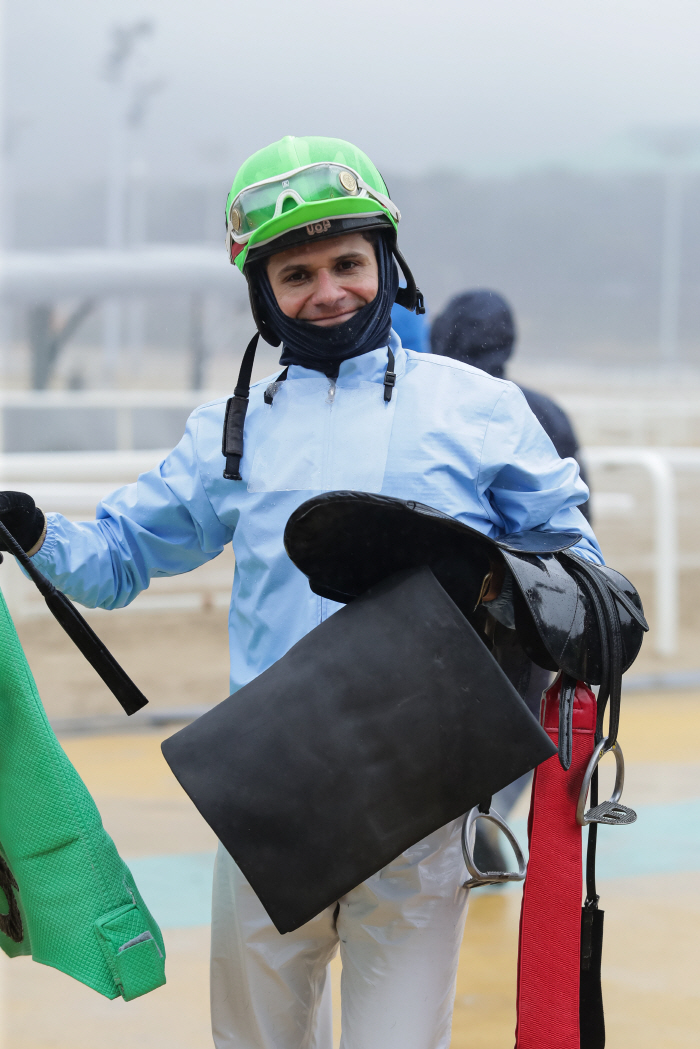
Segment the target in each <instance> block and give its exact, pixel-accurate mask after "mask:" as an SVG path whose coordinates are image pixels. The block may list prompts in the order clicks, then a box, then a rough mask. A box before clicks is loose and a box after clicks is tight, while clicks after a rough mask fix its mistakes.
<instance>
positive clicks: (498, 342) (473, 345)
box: [399, 288, 590, 520]
mask: <svg viewBox="0 0 700 1049" xmlns="http://www.w3.org/2000/svg"><path fill="white" fill-rule="evenodd" d="M403 312H404V313H406V310H403ZM421 319H422V318H421ZM399 334H400V333H399ZM515 340H516V329H515V320H514V318H513V311H512V310H511V308H510V306H509V305H508V303H507V302H506V300H505V299H504V298H503V296H502V295H499V293H498V292H497V291H491V290H490V289H488V288H477V289H475V290H474V291H464V292H462V293H461V294H460V295H455V297H454V298H453V299H450V301H449V302H448V304H447V306H446V307H445V309H444V310H443V311H442V313H440V314H439V315H438V316H437V317H436V318H435V320H434V321H433V325H432V328H431V329H430V349H431V352H432V353H436V354H438V355H439V356H442V357H453V358H454V359H455V360H457V361H464V363H465V364H471V365H472V366H473V367H474V368H481V370H482V371H485V372H488V373H489V375H494V376H495V377H496V378H497V379H505V378H507V375H506V364H507V362H508V360H509V359H510V357H511V355H512V353H513V349H514V346H515ZM401 341H402V342H404V339H403V336H401ZM405 345H406V344H405ZM410 348H411V349H414V348H415V349H418V347H412V346H411V347H410ZM520 389H521V390H522V392H523V394H524V396H525V400H526V401H527V403H528V404H529V405H530V408H531V409H532V411H533V412H534V414H535V415H536V417H537V419H538V421H539V423H540V425H541V426H542V428H543V430H544V431H545V433H547V435H548V436H549V438H550V440H551V442H552V444H553V445H554V447H555V448H556V450H557V452H558V453H559V455H560V456H561V458H562V459H567V458H572V459H575V460H576V462H577V463H578V464H579V469H580V471H581V477H582V478H583V480H584V481H585V482H586V484H588V478H587V476H586V471H585V468H584V466H583V463H582V461H581V455H580V449H579V445H578V441H577V440H576V434H575V433H574V428H573V426H572V425H571V422H570V420H569V417H568V416H567V414H566V412H565V411H564V410H563V409H562V408H560V407H559V405H558V404H555V402H554V401H553V400H552V399H551V397H546V396H545V395H544V394H543V393H538V392H537V391H536V390H530V389H528V388H527V387H526V386H521V387H520ZM579 509H580V510H581V512H582V513H583V514H584V515H585V516H586V518H588V519H589V520H590V510H589V503H584V504H583V505H582V506H580V507H579Z"/></svg>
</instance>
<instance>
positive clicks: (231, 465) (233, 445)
mask: <svg viewBox="0 0 700 1049" xmlns="http://www.w3.org/2000/svg"><path fill="white" fill-rule="evenodd" d="M259 339H260V332H258V331H256V333H255V335H254V336H253V338H252V339H251V340H250V342H249V343H248V346H247V347H246V351H245V353H244V354H243V360H242V361H241V370H240V371H239V373H238V382H237V383H236V388H235V390H234V391H233V397H229V399H228V401H227V402H226V415H225V416H224V432H223V435H222V440H221V452H222V454H223V455H225V456H226V466H225V467H224V477H225V478H226V480H227V481H240V480H242V478H241V471H240V466H241V459H242V458H243V426H244V424H245V416H246V412H247V411H248V398H249V397H250V378H251V376H252V374H253V363H254V362H255V351H256V349H257V348H258V340H259Z"/></svg>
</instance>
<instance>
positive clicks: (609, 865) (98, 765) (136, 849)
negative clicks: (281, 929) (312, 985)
mask: <svg viewBox="0 0 700 1049" xmlns="http://www.w3.org/2000/svg"><path fill="white" fill-rule="evenodd" d="M165 734H166V733H156V732H154V733H149V734H143V735H136V734H125V735H121V736H117V735H113V736H103V737H82V738H71V739H66V740H64V741H63V742H64V746H65V748H66V750H67V752H68V754H69V756H70V758H71V759H72V760H73V762H74V763H75V765H76V767H77V768H78V770H79V772H80V773H81V775H82V776H83V777H84V779H85V781H86V783H87V785H88V787H89V788H90V789H91V791H92V793H93V795H94V797H95V800H96V801H97V803H98V805H99V807H100V810H101V812H102V814H103V818H104V822H105V825H106V826H107V828H108V830H109V831H110V833H111V834H112V835H113V837H114V838H115V841H116V842H117V845H118V847H119V849H120V851H121V853H122V855H123V856H124V857H125V859H127V860H128V861H129V863H130V866H131V868H132V870H133V872H134V875H135V877H136V880H137V882H138V884H139V887H140V889H141V891H142V893H143V895H144V896H145V898H146V900H147V901H148V903H149V906H150V907H151V908H152V910H153V912H154V914H155V916H156V918H157V919H158V920H159V921H160V923H161V925H162V927H163V929H164V931H165V938H166V947H167V950H168V968H167V972H168V984H167V986H166V987H164V988H162V989H160V990H158V991H156V992H154V993H152V994H150V995H148V996H146V997H145V998H141V999H139V1000H137V1001H135V1002H131V1003H128V1004H125V1003H124V1002H122V1001H121V1000H117V1001H114V1002H108V1001H106V1000H105V999H102V998H101V997H99V996H98V995H96V994H95V993H94V992H93V991H91V990H88V989H87V988H85V987H83V986H81V985H80V984H78V983H76V982H74V981H72V980H70V979H69V978H68V977H66V976H64V975H63V974H61V973H58V972H55V971H54V970H51V969H47V968H45V967H43V966H40V965H36V964H34V963H33V962H31V961H30V960H28V959H23V958H21V959H16V960H14V961H12V962H10V961H9V960H7V959H5V958H4V957H3V958H2V960H0V997H1V998H2V1007H1V1012H2V1014H3V1015H4V1017H5V1025H4V1031H2V1035H3V1037H4V1044H3V1049H112V1047H114V1049H116V1047H119V1049H126V1047H129V1049H130V1047H132V1046H134V1047H135V1046H148V1049H166V1047H167V1049H204V1047H207V1049H210V1047H211V1045H212V1042H211V1036H210V1034H209V1027H208V985H207V984H208V974H207V954H208V927H207V922H208V919H209V895H210V885H211V869H212V863H213V852H214V845H215V842H214V839H213V835H212V834H211V832H210V831H209V830H208V828H207V827H206V825H205V824H204V823H203V821H202V820H201V819H200V818H199V816H198V815H197V813H196V812H195V810H194V808H193V807H192V805H191V804H190V802H189V801H188V799H187V798H186V797H185V796H184V794H183V793H182V791H181V790H180V788H179V786H178V785H177V783H176V781H175V780H174V778H173V777H172V775H171V774H170V772H169V770H168V768H167V766H166V765H165V763H164V761H163V759H162V757H161V755H160V749H159V747H160V741H161V738H162V737H163V735H165ZM620 738H621V742H622V745H623V748H624V752H625V757H626V760H627V766H628V768H627V784H626V789H625V796H624V800H625V801H627V802H628V804H630V805H632V806H633V807H634V808H635V809H637V811H638V813H639V820H638V822H637V823H636V824H634V825H633V826H632V827H626V828H602V830H601V833H600V837H599V841H600V846H599V857H600V862H599V872H600V879H599V880H600V891H601V904H602V906H603V907H604V908H605V911H606V918H605V923H606V930H605V949H604V959H603V961H604V978H605V988H604V991H605V997H606V1019H607V1026H608V1044H609V1045H610V1046H611V1047H613V1046H614V1047H615V1049H632V1047H634V1049H652V1047H653V1049H658V1047H659V1046H663V1047H664V1049H680V1047H684V1049H685V1047H690V1046H691V1045H692V1046H693V1047H694V1046H696V1045H697V1041H698V1035H697V1032H698V1030H699V1029H700V1001H699V992H698V975H697V974H698V972H700V948H698V943H700V891H699V890H700V693H694V694H691V693H687V694H684V693H677V694H672V695H665V696H662V695H652V696H635V697H630V698H627V699H626V702H625V704H624V711H623V718H622V732H621V736H620ZM611 765H612V762H611ZM525 811H526V804H525V802H524V801H523V803H522V804H521V805H520V807H519V809H518V810H517V812H516V814H515V815H516V820H515V825H516V829H517V831H518V834H519V837H520V838H521V840H522V839H523V837H524V818H525ZM518 907H519V893H518V891H517V890H512V891H505V892H503V891H488V890H478V891H477V892H475V893H474V894H473V897H472V902H471V909H470V914H469V918H468V921H467V931H466V936H465V942H464V947H463V949H462V958H461V965H460V972H459V979H458V987H457V1001H456V1008H455V1020H454V1032H453V1041H452V1049H510V1047H511V1046H512V1044H513V1027H514V1018H515V1013H514V994H515V960H516V948H517V921H518ZM332 978H333V984H334V988H335V990H336V1027H337V1028H339V1020H338V1014H339V1010H338V1008H337V1005H338V1000H337V988H338V985H339V966H338V964H337V962H336V963H334V965H333V970H332ZM338 1039H339V1030H337V1032H336V1044H337V1042H338ZM280 1049H284V1047H282V1046H281V1047H280Z"/></svg>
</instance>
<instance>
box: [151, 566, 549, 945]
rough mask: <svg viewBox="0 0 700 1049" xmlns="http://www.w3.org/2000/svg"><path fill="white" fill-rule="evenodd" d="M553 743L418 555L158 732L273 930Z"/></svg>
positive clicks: (317, 906)
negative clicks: (204, 708) (176, 728)
mask: <svg viewBox="0 0 700 1049" xmlns="http://www.w3.org/2000/svg"><path fill="white" fill-rule="evenodd" d="M554 753H555V748H554V746H553V744H552V743H551V741H550V740H549V737H548V736H547V735H546V733H545V732H544V731H543V729H542V728H541V727H540V725H539V724H538V722H537V721H536V720H535V718H534V717H533V716H532V715H531V714H530V712H529V710H528V709H527V707H526V706H525V704H524V703H523V701H522V700H521V699H520V697H519V696H518V694H517V692H516V691H515V689H514V688H513V686H512V685H511V684H510V682H509V681H508V679H507V678H506V676H505V675H504V673H503V672H502V670H501V669H500V667H499V666H498V665H497V664H496V662H495V660H494V659H493V657H492V656H491V654H490V653H489V651H488V650H487V648H486V647H485V646H484V644H483V643H482V641H481V640H480V639H479V638H478V636H477V635H476V633H475V631H474V630H473V628H472V627H471V626H470V624H469V623H468V622H467V620H466V619H465V617H464V616H463V615H462V613H461V612H460V611H459V609H458V608H457V606H456V605H455V604H454V602H453V601H452V600H451V598H450V597H449V596H448V595H447V593H446V592H445V591H444V590H443V588H442V587H441V586H440V584H439V583H438V582H437V580H436V579H435V577H434V575H433V574H432V572H431V571H430V569H429V568H426V567H423V568H418V569H412V570H409V571H406V572H400V573H397V574H395V575H394V576H392V577H391V578H389V579H387V580H385V581H384V582H382V583H380V584H378V585H377V586H376V587H374V588H372V589H371V590H370V591H368V592H367V593H366V594H364V595H363V596H361V597H359V598H357V599H356V600H355V601H353V602H352V603H351V604H349V605H347V606H346V607H345V608H343V609H341V610H340V611H338V612H336V613H335V614H334V615H332V616H331V617H330V618H329V619H327V620H326V621H325V622H323V623H321V624H320V626H318V627H317V628H316V629H315V630H312V631H311V632H310V633H309V634H307V635H306V637H304V638H302V640H301V641H299V642H298V644H296V645H294V647H293V648H291V649H290V651H289V652H288V653H287V654H286V655H285V656H283V657H282V659H280V660H278V662H277V663H275V664H274V665H273V666H271V667H270V668H269V669H268V670H266V671H265V672H264V673H263V674H261V675H260V676H259V677H258V678H256V679H255V680H254V681H251V682H250V684H248V685H246V686H244V687H243V688H242V689H240V690H239V691H238V692H236V693H235V694H234V695H233V696H230V697H229V698H228V699H227V700H224V702H223V703H221V704H219V706H217V707H216V708H215V709H214V710H212V711H210V712H209V713H207V714H205V715H204V716H203V717H201V718H199V719H198V720H197V721H195V722H193V723H192V724H191V725H188V726H187V727H186V728H184V729H182V730H181V731H180V732H178V733H176V734H175V735H174V736H171V737H170V739H167V740H166V741H165V742H164V743H163V754H164V755H165V759H166V761H167V762H168V764H169V765H170V767H171V768H172V770H173V772H174V773H175V775H176V776H177V778H178V780H179V781H180V783H181V784H182V786H183V788H184V789H185V791H186V792H187V793H188V794H189V796H190V798H191V799H192V801H193V802H194V804H195V805H196V806H197V808H198V809H199V811H200V812H201V814H202V815H203V817H204V818H205V820H206V821H207V823H208V824H209V825H210V826H211V828H212V829H213V830H214V832H215V833H216V835H217V837H218V838H219V839H220V840H221V842H222V843H223V845H224V847H225V848H226V849H227V850H228V851H229V853H230V854H231V855H232V856H233V858H234V859H235V861H236V862H237V864H238V865H239V867H240V868H241V870H242V871H243V873H244V875H245V876H246V878H247V879H248V880H249V882H250V883H251V885H252V887H253V889H254V890H255V892H256V893H257V895H258V896H259V898H260V900H261V901H262V903H263V906H264V907H265V908H266V910H267V912H268V914H269V915H270V918H271V919H272V921H273V922H274V924H275V925H276V927H277V929H278V930H279V931H280V932H289V931H291V930H293V929H296V928H298V927H299V926H300V925H303V924H304V923H305V922H307V921H309V920H310V919H311V918H313V917H314V916H315V915H316V914H318V913H319V912H320V911H322V910H323V909H324V908H325V907H327V906H329V905H331V904H333V903H335V902H336V901H337V900H338V899H339V898H340V897H341V896H343V895H344V894H345V893H347V892H349V891H350V890H351V889H353V888H354V887H355V886H357V885H359V884H360V883H361V882H362V881H364V880H365V879H366V878H368V877H370V876H371V875H372V874H374V873H376V872H377V871H379V870H380V869H381V868H382V867H384V866H386V864H388V863H390V862H391V861H392V860H393V859H395V858H396V857H397V856H398V855H400V854H401V853H402V852H403V851H404V850H405V849H406V848H408V847H409V846H411V845H413V844H415V843H416V842H417V841H420V839H421V838H423V837H425V836H426V835H428V834H431V833H432V832H433V831H435V830H437V829H438V828H439V827H441V826H443V825H444V824H445V823H448V822H449V821H450V820H452V819H455V818H456V817H458V816H460V815H461V814H462V813H464V812H466V811H467V810H468V809H470V808H471V807H472V806H474V805H476V804H478V803H479V802H481V801H483V800H485V799H488V798H489V797H490V796H491V795H492V794H494V793H495V792H496V791H497V790H500V789H501V788H502V787H504V786H506V784H508V783H510V782H512V781H513V780H514V779H516V778H517V777H518V776H521V775H522V774H523V773H525V772H528V771H529V770H530V769H532V768H534V767H535V766H536V765H538V764H539V763H540V762H541V761H544V760H545V759H546V758H548V757H550V756H551V755H552V754H554Z"/></svg>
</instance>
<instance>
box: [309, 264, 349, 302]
mask: <svg viewBox="0 0 700 1049" xmlns="http://www.w3.org/2000/svg"><path fill="white" fill-rule="evenodd" d="M344 294H345V293H344V291H343V289H342V288H340V287H339V286H338V284H337V282H336V281H335V280H334V279H333V276H332V274H331V273H330V272H329V271H328V270H326V269H322V270H319V271H318V273H317V274H316V287H315V288H314V294H313V301H314V303H315V304H316V305H318V306H327V305H333V304H334V303H336V302H337V301H338V299H341V298H342V297H343V295H344Z"/></svg>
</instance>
